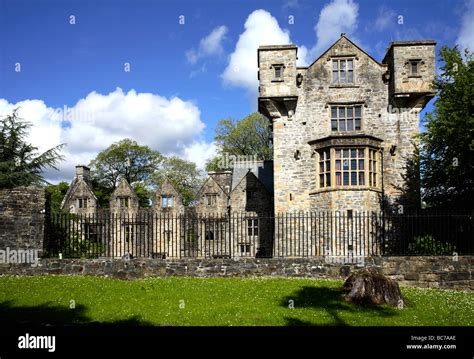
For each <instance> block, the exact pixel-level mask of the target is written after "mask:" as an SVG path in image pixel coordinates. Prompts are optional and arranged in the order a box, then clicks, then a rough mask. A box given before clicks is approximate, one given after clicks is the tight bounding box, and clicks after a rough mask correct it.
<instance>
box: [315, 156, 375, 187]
mask: <svg viewBox="0 0 474 359" xmlns="http://www.w3.org/2000/svg"><path fill="white" fill-rule="evenodd" d="M378 156H379V154H378V152H377V150H376V149H373V148H371V147H331V148H324V149H321V150H319V151H318V183H319V188H331V187H332V188H338V187H348V188H350V187H372V188H373V187H377V183H378V181H377V174H378V172H379V171H378Z"/></svg>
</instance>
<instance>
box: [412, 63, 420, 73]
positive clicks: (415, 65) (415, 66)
mask: <svg viewBox="0 0 474 359" xmlns="http://www.w3.org/2000/svg"><path fill="white" fill-rule="evenodd" d="M419 65H420V60H410V75H413V76H417V75H419V72H420V69H419Z"/></svg>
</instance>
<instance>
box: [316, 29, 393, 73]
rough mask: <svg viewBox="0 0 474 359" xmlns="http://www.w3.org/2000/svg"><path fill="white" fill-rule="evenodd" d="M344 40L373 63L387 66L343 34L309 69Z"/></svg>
mask: <svg viewBox="0 0 474 359" xmlns="http://www.w3.org/2000/svg"><path fill="white" fill-rule="evenodd" d="M343 39H344V40H347V41H349V43H350V44H351V45H353V46H354V47H356V48H357V49H358V50H360V51H361V52H362V53H364V54H365V55H367V57H369V58H370V59H371V60H372V61H374V62H375V63H377V64H379V65H380V66H385V64H382V63H381V62H379V61H377V60H376V59H375V58H373V57H372V56H371V55H370V54H369V53H367V52H366V51H365V50H364V49H362V48H361V47H359V46H358V45H357V44H356V43H355V42H353V41H352V40H351V39H349V38H348V37H347V36H346V34H344V33H342V34H341V37H340V38H339V39H337V41H335V42H334V43H333V44H332V45H331V46H329V48H328V49H327V50H326V51H324V52H323V53H322V54H321V55H320V56H319V57H318V58H317V59H316V60H314V61H313V62H312V63H311V65H309V66H308V67H307V68H310V67H311V66H313V65H314V64H315V63H316V62H318V61H319V59H321V58H322V57H324V56H325V55H326V54H327V53H328V52H329V51H330V50H331V49H332V48H333V47H334V46H335V45H336V44H337V43H339V42H341V41H343Z"/></svg>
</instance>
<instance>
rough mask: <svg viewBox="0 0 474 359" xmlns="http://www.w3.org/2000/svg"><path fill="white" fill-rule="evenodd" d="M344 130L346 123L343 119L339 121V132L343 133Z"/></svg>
mask: <svg viewBox="0 0 474 359" xmlns="http://www.w3.org/2000/svg"><path fill="white" fill-rule="evenodd" d="M345 130H346V122H345V120H344V119H341V120H339V131H345Z"/></svg>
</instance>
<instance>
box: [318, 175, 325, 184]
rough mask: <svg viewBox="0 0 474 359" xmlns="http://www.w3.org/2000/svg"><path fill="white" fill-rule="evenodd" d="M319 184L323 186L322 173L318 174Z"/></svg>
mask: <svg viewBox="0 0 474 359" xmlns="http://www.w3.org/2000/svg"><path fill="white" fill-rule="evenodd" d="M319 185H320V186H321V187H324V175H319Z"/></svg>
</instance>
